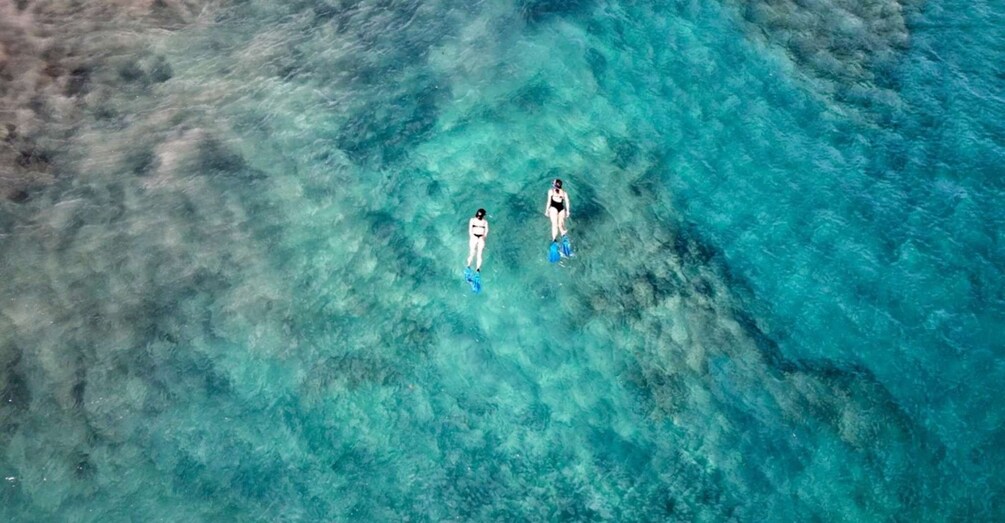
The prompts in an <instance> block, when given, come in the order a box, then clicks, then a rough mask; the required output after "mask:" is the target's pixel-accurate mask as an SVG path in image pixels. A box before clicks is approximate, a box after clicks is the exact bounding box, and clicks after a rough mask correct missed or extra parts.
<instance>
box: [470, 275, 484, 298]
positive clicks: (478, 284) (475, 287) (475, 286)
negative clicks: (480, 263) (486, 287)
mask: <svg viewBox="0 0 1005 523" xmlns="http://www.w3.org/2000/svg"><path fill="white" fill-rule="evenodd" d="M471 290H472V291H473V292H474V293H475V294H478V293H479V292H482V273H480V272H476V273H475V275H474V277H472V278H471Z"/></svg>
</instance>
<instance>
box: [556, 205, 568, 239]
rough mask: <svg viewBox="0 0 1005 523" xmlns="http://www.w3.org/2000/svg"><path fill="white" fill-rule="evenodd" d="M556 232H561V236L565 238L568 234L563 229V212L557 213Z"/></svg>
mask: <svg viewBox="0 0 1005 523" xmlns="http://www.w3.org/2000/svg"><path fill="white" fill-rule="evenodd" d="M558 230H559V231H561V232H562V236H565V235H566V234H568V232H569V231H568V229H566V228H565V211H562V212H560V213H558Z"/></svg>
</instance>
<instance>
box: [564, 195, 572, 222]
mask: <svg viewBox="0 0 1005 523" xmlns="http://www.w3.org/2000/svg"><path fill="white" fill-rule="evenodd" d="M571 215H572V204H571V203H569V191H565V217H566V218H568V217H569V216H571Z"/></svg>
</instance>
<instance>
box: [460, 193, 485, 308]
mask: <svg viewBox="0 0 1005 523" xmlns="http://www.w3.org/2000/svg"><path fill="white" fill-rule="evenodd" d="M488 235H489V222H488V220H486V219H485V209H478V210H477V211H475V216H474V217H473V218H471V219H470V220H468V266H467V268H465V269H464V279H465V280H467V281H468V283H470V284H471V290H472V291H474V292H475V293H478V292H481V290H482V251H483V250H485V238H486V237H487V236H488ZM476 256H477V258H478V260H477V261H478V264H477V265H475V268H476V270H475V272H471V260H473V259H475V257H476Z"/></svg>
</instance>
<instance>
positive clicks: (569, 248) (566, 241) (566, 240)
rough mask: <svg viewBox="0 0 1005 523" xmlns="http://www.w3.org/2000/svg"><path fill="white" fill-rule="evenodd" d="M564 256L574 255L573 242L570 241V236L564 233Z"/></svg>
mask: <svg viewBox="0 0 1005 523" xmlns="http://www.w3.org/2000/svg"><path fill="white" fill-rule="evenodd" d="M562 256H572V244H570V243H569V236H568V235H565V234H563V235H562Z"/></svg>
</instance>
